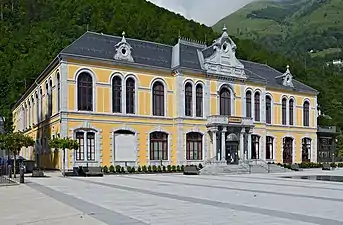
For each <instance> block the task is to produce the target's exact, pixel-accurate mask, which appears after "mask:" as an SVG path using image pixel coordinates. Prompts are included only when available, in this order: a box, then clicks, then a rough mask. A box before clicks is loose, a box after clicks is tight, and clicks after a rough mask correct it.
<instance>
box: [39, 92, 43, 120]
mask: <svg viewBox="0 0 343 225" xmlns="http://www.w3.org/2000/svg"><path fill="white" fill-rule="evenodd" d="M39 98H40V101H39V122H42V121H43V89H42V87H41V88H40V89H39Z"/></svg>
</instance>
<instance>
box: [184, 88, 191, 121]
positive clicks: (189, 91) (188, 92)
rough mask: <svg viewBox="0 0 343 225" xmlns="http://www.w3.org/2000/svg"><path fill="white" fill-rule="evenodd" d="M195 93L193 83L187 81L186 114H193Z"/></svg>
mask: <svg viewBox="0 0 343 225" xmlns="http://www.w3.org/2000/svg"><path fill="white" fill-rule="evenodd" d="M192 99H193V93H192V84H191V83H189V82H187V83H186V85H185V116H192V109H193V104H192Z"/></svg>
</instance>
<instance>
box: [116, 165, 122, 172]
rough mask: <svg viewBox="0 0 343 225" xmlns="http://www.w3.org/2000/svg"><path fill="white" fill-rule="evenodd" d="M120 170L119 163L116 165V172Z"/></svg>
mask: <svg viewBox="0 0 343 225" xmlns="http://www.w3.org/2000/svg"><path fill="white" fill-rule="evenodd" d="M120 172H121V166H120V165H116V173H120Z"/></svg>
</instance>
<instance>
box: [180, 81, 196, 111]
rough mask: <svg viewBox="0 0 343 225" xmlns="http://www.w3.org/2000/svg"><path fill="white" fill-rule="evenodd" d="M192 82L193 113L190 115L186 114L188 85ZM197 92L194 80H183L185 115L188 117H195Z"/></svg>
mask: <svg viewBox="0 0 343 225" xmlns="http://www.w3.org/2000/svg"><path fill="white" fill-rule="evenodd" d="M188 83H189V84H190V85H191V87H192V102H191V107H192V111H191V115H190V116H186V85H187V84H188ZM195 94H196V92H195V85H194V82H193V80H191V79H185V80H184V81H183V85H182V97H183V104H184V106H183V116H184V117H186V118H194V117H195V109H196V106H195V100H196V98H195V97H196V96H195Z"/></svg>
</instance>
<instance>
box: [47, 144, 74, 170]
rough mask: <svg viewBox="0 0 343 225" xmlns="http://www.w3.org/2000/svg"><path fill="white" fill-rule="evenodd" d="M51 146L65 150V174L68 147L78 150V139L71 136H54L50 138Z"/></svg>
mask: <svg viewBox="0 0 343 225" xmlns="http://www.w3.org/2000/svg"><path fill="white" fill-rule="evenodd" d="M49 146H50V148H55V149H58V150H62V151H63V176H65V167H66V163H65V162H66V149H69V150H77V149H78V148H79V143H78V142H77V141H76V140H72V139H69V138H54V139H51V140H49Z"/></svg>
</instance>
